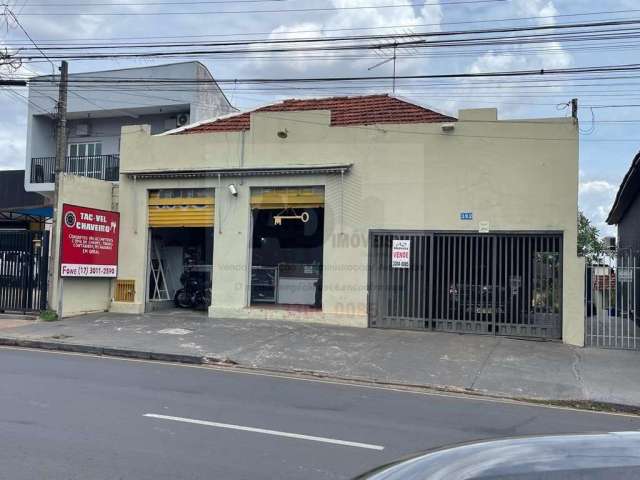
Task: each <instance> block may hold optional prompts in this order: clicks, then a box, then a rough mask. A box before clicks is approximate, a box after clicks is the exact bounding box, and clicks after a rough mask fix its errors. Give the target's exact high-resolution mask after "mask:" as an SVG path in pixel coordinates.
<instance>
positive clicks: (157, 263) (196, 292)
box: [147, 189, 214, 310]
mask: <svg viewBox="0 0 640 480" xmlns="http://www.w3.org/2000/svg"><path fill="white" fill-rule="evenodd" d="M213 215H214V200H213V192H212V191H211V190H208V189H166V190H157V191H151V192H150V193H149V226H150V229H149V233H150V235H149V267H148V270H149V278H148V283H147V285H148V291H147V299H148V302H147V310H157V309H159V308H170V307H178V308H188V309H194V310H206V309H207V307H209V305H211V285H212V265H213V242H214V231H213V224H214V217H213Z"/></svg>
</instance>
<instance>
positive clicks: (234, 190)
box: [227, 183, 238, 197]
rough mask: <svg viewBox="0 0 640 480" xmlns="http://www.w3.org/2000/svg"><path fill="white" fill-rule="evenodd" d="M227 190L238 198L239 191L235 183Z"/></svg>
mask: <svg viewBox="0 0 640 480" xmlns="http://www.w3.org/2000/svg"><path fill="white" fill-rule="evenodd" d="M227 188H228V189H229V193H230V194H231V195H233V196H234V197H237V196H238V189H237V188H236V186H235V185H234V184H233V183H232V184H231V185H229V186H228V187H227Z"/></svg>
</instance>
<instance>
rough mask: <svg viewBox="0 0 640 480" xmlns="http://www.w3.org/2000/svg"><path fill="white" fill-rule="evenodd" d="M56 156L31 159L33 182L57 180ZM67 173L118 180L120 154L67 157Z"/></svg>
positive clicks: (65, 166)
mask: <svg viewBox="0 0 640 480" xmlns="http://www.w3.org/2000/svg"><path fill="white" fill-rule="evenodd" d="M55 164H56V157H37V158H32V159H31V183H53V182H54V181H55V177H56V174H55V170H56V169H55ZM64 171H65V173H71V174H73V175H80V176H81V177H90V178H96V179H98V180H107V181H110V182H117V181H118V176H119V175H120V155H93V156H87V157H67V158H66V159H65V165H64Z"/></svg>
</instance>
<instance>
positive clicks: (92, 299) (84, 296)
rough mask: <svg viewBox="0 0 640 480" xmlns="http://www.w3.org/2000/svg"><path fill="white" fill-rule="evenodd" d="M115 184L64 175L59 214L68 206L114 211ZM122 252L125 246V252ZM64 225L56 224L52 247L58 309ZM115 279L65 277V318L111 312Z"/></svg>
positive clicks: (54, 300)
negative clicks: (66, 204)
mask: <svg viewBox="0 0 640 480" xmlns="http://www.w3.org/2000/svg"><path fill="white" fill-rule="evenodd" d="M112 194H113V184H112V183H111V182H104V181H102V180H95V179H93V178H86V177H79V176H76V175H68V174H63V175H62V177H61V180H60V191H59V195H58V205H57V209H58V210H57V211H58V212H61V211H62V205H63V204H64V203H70V204H73V205H81V206H83V207H89V208H99V209H102V210H111V209H112V197H113V195H112ZM120 251H122V246H121V250H120ZM59 252H60V222H58V223H57V224H56V238H55V245H51V254H52V256H53V257H54V258H53V271H52V272H51V273H52V275H51V280H52V281H53V289H52V290H53V291H52V293H51V294H50V296H51V298H50V301H49V304H50V305H51V306H52V308H53V309H54V310H57V307H58V306H59V288H60V277H59V275H60V273H59V272H60V262H59V255H58V253H59ZM111 282H112V281H111V279H108V278H65V279H64V285H63V288H62V292H63V293H62V316H63V317H70V316H74V315H81V314H83V313H90V312H104V311H107V310H108V309H109V305H110V297H111Z"/></svg>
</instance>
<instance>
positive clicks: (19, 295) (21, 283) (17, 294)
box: [0, 231, 49, 312]
mask: <svg viewBox="0 0 640 480" xmlns="http://www.w3.org/2000/svg"><path fill="white" fill-rule="evenodd" d="M48 252H49V232H32V231H0V312H5V311H11V312H34V311H38V310H43V309H44V308H46V305H47V268H48V260H49V255H48Z"/></svg>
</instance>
